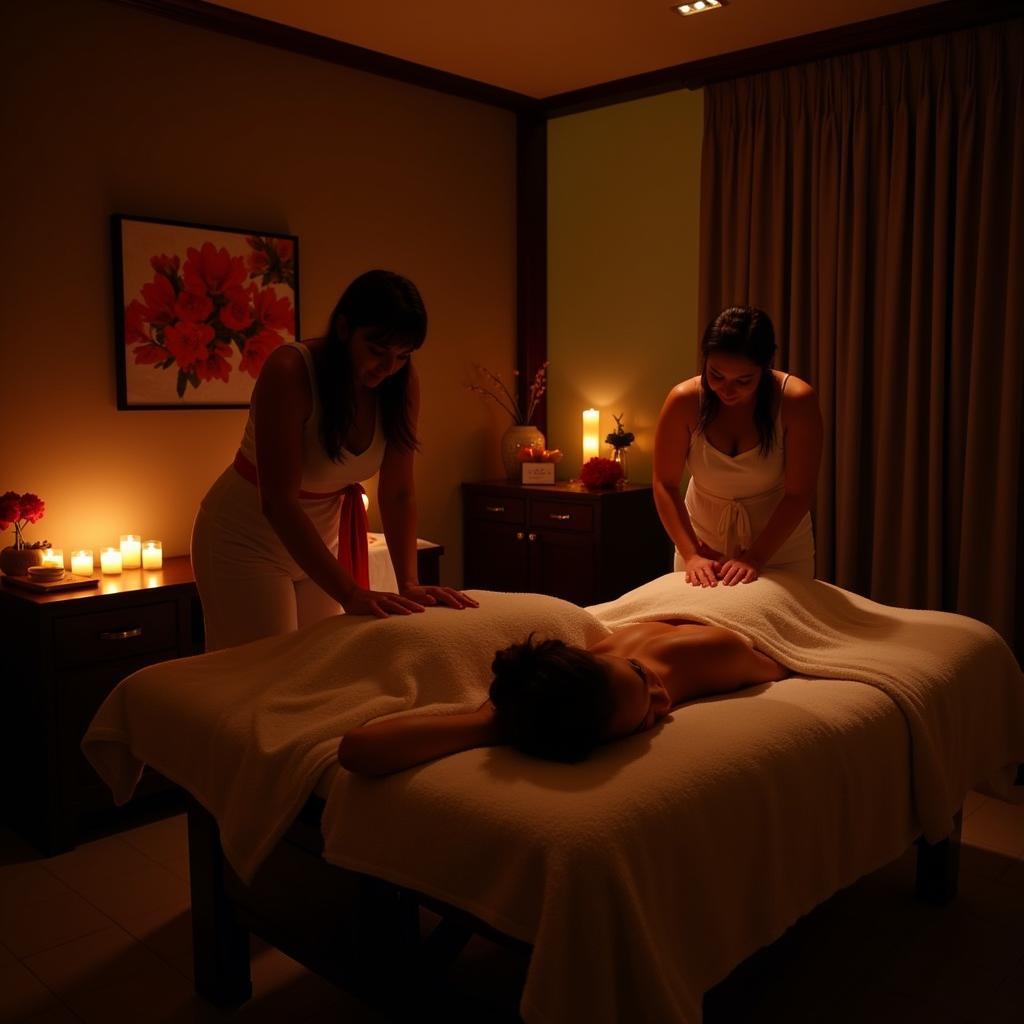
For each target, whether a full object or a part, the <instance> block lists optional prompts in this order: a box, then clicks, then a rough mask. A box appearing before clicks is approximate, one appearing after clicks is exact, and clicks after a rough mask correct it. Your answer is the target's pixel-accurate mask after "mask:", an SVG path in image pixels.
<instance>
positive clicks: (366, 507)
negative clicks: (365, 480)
mask: <svg viewBox="0 0 1024 1024" xmlns="http://www.w3.org/2000/svg"><path fill="white" fill-rule="evenodd" d="M369 508H370V496H369V495H368V494H367V493H366V492H365V491H363V509H364V510H367V511H368V510H369Z"/></svg>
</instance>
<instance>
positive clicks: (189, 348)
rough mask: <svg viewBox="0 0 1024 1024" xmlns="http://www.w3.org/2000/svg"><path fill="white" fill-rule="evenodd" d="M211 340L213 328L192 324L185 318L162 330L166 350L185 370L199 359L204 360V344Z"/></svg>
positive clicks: (206, 325)
mask: <svg viewBox="0 0 1024 1024" xmlns="http://www.w3.org/2000/svg"><path fill="white" fill-rule="evenodd" d="M211 341H213V328H212V327H210V326H209V324H193V323H189V322H188V321H187V320H182V321H181V323H178V324H174V325H172V326H171V327H168V328H167V330H165V331H164V344H165V345H166V346H167V350H168V352H170V353H171V355H173V356H174V358H175V359H176V360H177V361H178V365H179V366H180V367H181V368H182V369H183V370H185V371H186V372H187V371H189V370H191V369H192V368H193V367H194V366H195V365H196V363H197V362H199V361H200V360H203V361H205V360H206V346H207V345H208V344H209V343H210V342H211Z"/></svg>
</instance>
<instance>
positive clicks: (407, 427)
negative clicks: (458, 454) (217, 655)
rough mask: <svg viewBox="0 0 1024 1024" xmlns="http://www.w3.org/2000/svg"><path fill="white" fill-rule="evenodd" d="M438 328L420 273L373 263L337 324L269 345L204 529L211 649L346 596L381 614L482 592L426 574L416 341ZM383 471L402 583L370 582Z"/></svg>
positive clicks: (283, 626) (200, 579) (387, 521)
mask: <svg viewBox="0 0 1024 1024" xmlns="http://www.w3.org/2000/svg"><path fill="white" fill-rule="evenodd" d="M426 333H427V314H426V311H425V309H424V307H423V301H422V299H421V298H420V295H419V292H418V291H417V289H416V286H415V285H414V284H413V283H412V282H411V281H408V280H407V279H406V278H404V277H400V276H399V275H398V274H393V273H390V272H388V271H383V270H371V271H369V272H368V273H365V274H363V275H361V276H360V277H358V278H356V280H354V281H353V282H352V283H351V284H350V285H349V286H348V288H346V289H345V292H344V294H343V295H342V296H341V298H340V299H339V300H338V304H337V305H336V306H335V308H334V312H333V313H332V314H331V319H330V324H329V326H328V330H327V334H326V336H325V337H323V338H317V339H314V340H310V341H306V342H300V343H297V344H294V345H283V346H281V347H280V348H278V349H277V350H275V351H274V352H273V353H271V355H270V356H269V357H268V358H267V361H266V363H265V364H264V366H263V369H262V371H261V372H260V375H259V378H258V380H257V382H256V386H255V389H254V390H253V396H252V403H251V406H250V410H249V419H248V422H247V423H246V425H245V432H244V434H243V436H242V442H241V445H240V447H239V449H238V453H237V455H236V457H235V460H234V464H233V465H232V466H229V467H228V469H227V470H225V472H224V473H222V474H221V476H220V477H219V478H218V479H217V481H216V482H215V483H214V484H213V486H212V487H211V488H210V490H209V492H208V493H207V495H206V497H205V498H204V499H203V501H202V504H201V505H200V508H199V513H198V515H197V516H196V521H195V526H194V527H193V530H192V564H193V567H194V570H195V575H196V584H197V586H198V589H199V596H200V599H201V601H202V605H203V618H204V620H205V624H206V649H207V650H208V651H213V650H218V649H220V648H223V647H233V646H235V645H236V644H242V643H246V642H248V641H250V640H257V639H259V638H261V637H266V636H274V635H277V634H280V633H287V632H289V631H291V630H294V629H297V628H298V627H300V626H304V625H308V624H309V623H312V622H317V621H319V620H321V619H324V618H326V617H328V616H330V615H334V614H337V613H338V611H339V606H340V608H344V610H345V611H346V612H348V613H349V614H351V615H376V616H380V617H386V616H388V615H408V614H410V613H413V612H420V611H422V610H423V608H424V606H427V605H435V604H443V605H448V606H449V607H452V608H466V607H471V606H475V604H476V602H474V601H473V600H472V599H471V598H469V597H467V596H466V595H465V594H462V593H460V592H459V591H457V590H452V589H450V588H448V587H433V586H427V587H425V586H421V585H420V583H419V581H418V577H417V569H416V498H415V491H414V485H413V457H414V454H415V451H416V447H417V441H416V420H417V413H418V410H419V388H418V382H417V378H416V373H415V370H414V369H413V366H412V354H413V352H415V351H416V350H417V349H419V347H420V346H421V345H422V344H423V341H424V338H425V337H426ZM378 472H379V474H380V476H379V480H378V489H377V495H378V500H379V502H380V513H381V519H382V521H383V525H384V535H385V537H386V539H387V546H388V551H389V553H390V555H391V561H392V563H393V565H394V569H395V577H396V579H397V580H398V593H386V592H382V591H374V590H371V589H370V585H369V557H368V552H367V538H366V512H365V508H364V505H363V501H362V496H363V489H362V486H361V481H363V480H367V479H369V478H370V477H372V476H374V475H375V474H377V473H378Z"/></svg>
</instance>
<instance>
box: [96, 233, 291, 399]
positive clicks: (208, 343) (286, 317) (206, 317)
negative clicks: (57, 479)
mask: <svg viewBox="0 0 1024 1024" xmlns="http://www.w3.org/2000/svg"><path fill="white" fill-rule="evenodd" d="M111 229H112V234H113V251H114V313H115V325H116V347H117V407H118V409H196V408H207V409H235V408H244V407H245V406H247V405H248V404H249V398H250V396H251V394H252V388H253V384H254V383H255V380H256V377H257V376H258V375H259V372H260V368H261V367H262V366H263V363H264V362H265V361H266V358H267V356H268V355H269V354H270V353H271V352H273V350H274V349H275V348H277V347H278V346H279V345H283V344H284V343H285V342H288V341H294V340H295V339H296V338H297V337H298V330H299V276H298V275H299V240H298V238H296V237H295V236H294V235H281V234H276V233H274V232H269V231H242V230H237V229H234V228H223V227H212V226H209V225H204V224H184V223H180V222H177V221H168V220H155V219H153V218H148V217H127V216H123V215H121V214H115V215H114V216H113V217H112V218H111Z"/></svg>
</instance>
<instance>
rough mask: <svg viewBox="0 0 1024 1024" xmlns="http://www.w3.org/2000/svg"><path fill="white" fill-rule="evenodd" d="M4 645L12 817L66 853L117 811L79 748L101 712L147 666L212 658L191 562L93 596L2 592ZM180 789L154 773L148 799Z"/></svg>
mask: <svg viewBox="0 0 1024 1024" xmlns="http://www.w3.org/2000/svg"><path fill="white" fill-rule="evenodd" d="M0 644H2V650H3V655H4V670H3V682H4V691H5V698H6V699H5V701H4V714H3V716H2V717H3V724H2V725H0V744H2V751H0V764H2V765H3V790H4V795H3V807H4V812H3V813H4V818H5V819H6V820H7V821H8V823H9V824H11V825H12V826H14V827H15V828H17V829H18V830H19V831H20V832H22V833H23V834H25V835H26V836H27V837H28V838H29V839H31V840H32V841H33V842H34V843H35V844H36V845H37V846H38V847H39V848H40V849H41V850H43V851H45V852H46V853H49V854H53V853H58V852H60V851H61V850H65V849H68V848H69V847H70V846H72V845H74V840H75V836H76V833H77V832H78V830H79V828H80V826H81V825H82V823H83V820H84V819H87V818H90V817H93V816H95V815H97V814H105V813H109V812H111V811H112V810H113V806H114V805H113V801H112V799H111V796H110V791H109V790H108V789H107V787H106V786H105V785H104V784H103V782H102V781H101V780H100V778H99V776H97V775H96V773H95V772H94V771H93V769H92V766H91V765H90V764H89V763H88V762H87V761H86V760H85V758H84V757H83V755H82V752H81V749H80V746H79V745H80V743H81V740H82V736H83V735H84V733H85V730H86V728H87V727H88V725H89V722H90V721H91V720H92V717H93V715H94V714H95V713H96V709H97V708H98V707H99V706H100V704H101V703H102V702H103V700H104V699H105V698H106V696H107V694H108V693H110V691H111V690H112V689H113V688H114V687H115V686H116V685H117V684H118V683H119V682H120V681H121V680H122V679H124V678H125V676H127V675H129V674H130V673H132V672H134V671H136V670H137V669H140V668H142V667H144V666H145V665H151V664H153V663H155V662H158V661H166V660H167V659H169V658H181V657H186V656H188V655H191V654H197V653H199V652H200V651H201V650H202V617H201V614H200V610H199V602H198V599H197V597H196V590H195V584H194V582H193V578H192V569H191V566H190V564H189V560H188V558H186V557H181V558H169V559H167V560H166V561H165V563H164V568H163V569H162V570H159V571H156V572H148V571H144V570H141V569H136V570H128V571H126V572H124V573H123V574H122V575H121V576H109V577H101V579H100V585H99V587H97V588H95V589H92V590H72V591H66V592H58V593H54V594H36V593H33V592H31V591H27V590H20V589H18V590H16V589H15V588H13V587H11V586H7V585H5V586H3V587H0ZM171 788H172V787H171V785H170V783H168V782H167V780H166V779H163V778H161V777H160V776H159V775H157V774H156V773H155V772H148V771H147V772H146V773H145V774H144V776H143V780H142V782H141V783H140V786H139V794H140V796H151V795H153V794H155V793H158V792H168V791H170V790H171Z"/></svg>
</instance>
